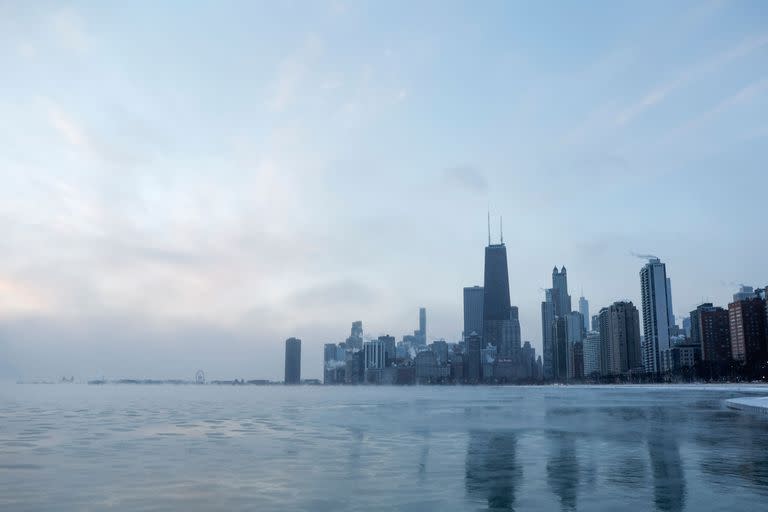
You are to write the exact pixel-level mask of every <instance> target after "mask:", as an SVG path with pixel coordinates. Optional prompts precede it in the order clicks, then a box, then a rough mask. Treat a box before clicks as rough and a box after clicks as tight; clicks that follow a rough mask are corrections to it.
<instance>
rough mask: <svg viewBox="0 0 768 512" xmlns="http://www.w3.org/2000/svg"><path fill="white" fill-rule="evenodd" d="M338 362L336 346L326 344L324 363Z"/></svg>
mask: <svg viewBox="0 0 768 512" xmlns="http://www.w3.org/2000/svg"><path fill="white" fill-rule="evenodd" d="M335 360H336V344H335V343H326V344H325V346H324V347H323V362H324V363H330V362H331V361H335Z"/></svg>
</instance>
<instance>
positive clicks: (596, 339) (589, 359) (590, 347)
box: [584, 315, 600, 377]
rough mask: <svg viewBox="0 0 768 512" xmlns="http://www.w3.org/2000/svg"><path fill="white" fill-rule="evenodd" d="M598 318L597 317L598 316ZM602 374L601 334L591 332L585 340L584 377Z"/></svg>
mask: <svg viewBox="0 0 768 512" xmlns="http://www.w3.org/2000/svg"><path fill="white" fill-rule="evenodd" d="M596 316H597V315H596ZM599 374H600V333H599V332H595V331H590V332H588V333H587V337H586V338H584V376H585V377H589V376H595V375H599Z"/></svg>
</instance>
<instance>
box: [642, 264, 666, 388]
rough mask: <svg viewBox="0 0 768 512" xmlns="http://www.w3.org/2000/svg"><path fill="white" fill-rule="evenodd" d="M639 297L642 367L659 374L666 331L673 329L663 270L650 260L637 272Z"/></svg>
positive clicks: (663, 265)
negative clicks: (641, 320) (641, 316)
mask: <svg viewBox="0 0 768 512" xmlns="http://www.w3.org/2000/svg"><path fill="white" fill-rule="evenodd" d="M640 294H641V296H642V302H643V334H644V336H645V337H644V343H645V345H644V347H643V357H644V360H643V366H644V368H645V371H646V372H649V373H659V372H660V371H661V370H662V368H661V353H662V351H665V350H668V349H669V348H670V336H669V328H670V327H671V326H672V325H673V324H672V322H673V315H672V303H671V300H672V292H671V291H670V281H669V279H668V278H667V267H666V265H665V264H664V263H662V262H661V261H660V260H659V259H658V258H651V259H649V260H648V263H647V264H646V265H645V266H644V267H643V268H642V269H641V270H640Z"/></svg>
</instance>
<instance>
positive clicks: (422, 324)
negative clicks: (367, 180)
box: [418, 308, 427, 347]
mask: <svg viewBox="0 0 768 512" xmlns="http://www.w3.org/2000/svg"><path fill="white" fill-rule="evenodd" d="M418 337H419V345H421V346H422V347H425V346H427V309H426V308H419V333H418Z"/></svg>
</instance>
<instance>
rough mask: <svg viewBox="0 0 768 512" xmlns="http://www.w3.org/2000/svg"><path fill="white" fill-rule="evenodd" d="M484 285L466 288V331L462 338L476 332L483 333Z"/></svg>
mask: <svg viewBox="0 0 768 512" xmlns="http://www.w3.org/2000/svg"><path fill="white" fill-rule="evenodd" d="M483 294H484V291H483V287H482V286H470V287H466V288H464V332H463V333H462V338H463V339H465V338H466V337H467V336H469V335H470V334H472V333H473V332H476V333H477V334H479V335H480V336H482V335H483Z"/></svg>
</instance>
